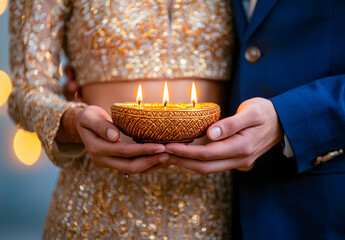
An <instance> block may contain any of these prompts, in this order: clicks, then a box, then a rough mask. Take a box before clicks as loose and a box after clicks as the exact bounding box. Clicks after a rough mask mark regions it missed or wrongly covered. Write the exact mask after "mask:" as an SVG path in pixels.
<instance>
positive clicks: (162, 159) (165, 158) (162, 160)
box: [158, 156, 169, 163]
mask: <svg viewBox="0 0 345 240" xmlns="http://www.w3.org/2000/svg"><path fill="white" fill-rule="evenodd" d="M168 159H169V156H161V157H160V158H158V161H160V162H161V163H164V162H166V161H168Z"/></svg>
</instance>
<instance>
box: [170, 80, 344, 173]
mask: <svg viewBox="0 0 345 240" xmlns="http://www.w3.org/2000/svg"><path fill="white" fill-rule="evenodd" d="M272 103H273V104H272ZM278 116H279V118H278ZM284 131H285V133H286V134H287V136H288V138H289V140H290V143H291V145H292V148H293V151H294V153H295V159H296V161H297V165H298V172H303V171H305V170H308V169H311V168H313V167H314V164H313V162H314V161H315V160H316V159H317V158H318V157H319V156H322V155H325V154H327V153H328V152H334V151H336V150H338V149H339V150H340V149H342V148H343V147H344V145H345V76H335V77H330V78H325V79H320V80H316V81H314V82H311V83H309V84H306V85H303V86H300V87H298V88H295V89H292V90H290V91H288V92H285V93H283V94H281V95H278V96H276V97H274V98H272V99H271V101H269V100H267V99H263V98H254V99H250V100H247V101H245V102H244V103H242V104H241V105H240V107H239V109H238V111H237V113H236V114H235V115H234V116H232V117H228V118H225V119H223V120H221V121H219V122H217V123H215V124H214V125H212V126H211V127H210V128H209V129H208V137H209V138H210V139H211V140H214V141H215V142H212V143H210V144H208V145H204V146H195V145H194V146H193V145H183V144H168V145H166V148H167V151H168V152H169V153H171V154H173V155H172V156H171V157H170V162H171V163H172V164H175V165H179V166H182V167H185V168H188V169H191V170H193V171H196V172H199V173H202V174H207V173H212V172H222V171H226V170H229V169H238V170H246V171H248V170H250V169H251V168H252V166H253V165H254V164H255V161H256V159H258V158H259V157H260V156H262V155H263V154H264V153H265V152H267V151H268V150H269V149H271V148H272V147H273V146H274V145H275V144H277V143H278V142H279V141H281V140H282V138H283V133H284ZM341 152H342V151H341V150H340V152H339V154H341ZM336 155H337V154H333V155H332V156H336ZM327 159H328V158H327ZM292 161H293V160H292Z"/></svg>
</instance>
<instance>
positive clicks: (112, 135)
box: [107, 128, 117, 140]
mask: <svg viewBox="0 0 345 240" xmlns="http://www.w3.org/2000/svg"><path fill="white" fill-rule="evenodd" d="M107 137H108V138H109V139H110V140H115V138H116V137H117V132H116V130H114V129H112V128H108V129H107Z"/></svg>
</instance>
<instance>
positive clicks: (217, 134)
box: [207, 111, 251, 141]
mask: <svg viewBox="0 0 345 240" xmlns="http://www.w3.org/2000/svg"><path fill="white" fill-rule="evenodd" d="M248 116H249V114H247V111H241V112H238V113H236V114H235V115H234V116H232V117H228V118H224V119H222V120H220V121H218V122H216V123H214V124H213V125H211V127H209V128H208V130H207V136H208V138H209V139H210V140H213V141H215V140H222V139H225V138H228V137H230V136H232V135H234V134H236V133H238V132H239V131H241V130H243V129H245V128H247V127H250V123H251V119H250V118H249V117H248Z"/></svg>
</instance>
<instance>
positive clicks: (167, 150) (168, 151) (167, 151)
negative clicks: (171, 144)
mask: <svg viewBox="0 0 345 240" xmlns="http://www.w3.org/2000/svg"><path fill="white" fill-rule="evenodd" d="M165 152H166V153H170V154H173V152H172V151H171V150H169V149H166V150H165Z"/></svg>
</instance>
